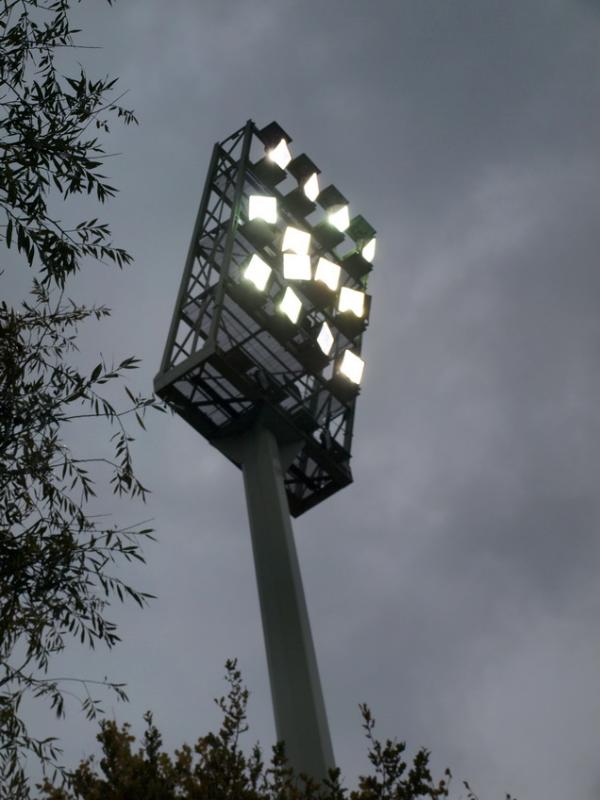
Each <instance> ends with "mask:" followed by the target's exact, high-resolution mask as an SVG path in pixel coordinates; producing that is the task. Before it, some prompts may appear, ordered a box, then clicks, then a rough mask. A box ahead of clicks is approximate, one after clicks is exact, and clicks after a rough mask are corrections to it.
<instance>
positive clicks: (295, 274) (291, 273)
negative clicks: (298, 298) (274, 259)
mask: <svg viewBox="0 0 600 800" xmlns="http://www.w3.org/2000/svg"><path fill="white" fill-rule="evenodd" d="M283 277H284V278H286V279H287V280H290V281H309V280H310V278H311V268H310V256H307V255H303V254H301V253H284V254H283Z"/></svg>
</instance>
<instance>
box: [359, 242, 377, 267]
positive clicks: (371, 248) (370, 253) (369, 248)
mask: <svg viewBox="0 0 600 800" xmlns="http://www.w3.org/2000/svg"><path fill="white" fill-rule="evenodd" d="M375 244H376V242H375V239H371V240H370V241H368V242H367V243H366V245H365V246H364V247H363V248H362V250H361V251H360V254H361V256H362V257H363V258H364V259H365V261H368V262H369V263H372V261H373V259H374V258H375Z"/></svg>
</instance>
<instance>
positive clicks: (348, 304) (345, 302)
mask: <svg viewBox="0 0 600 800" xmlns="http://www.w3.org/2000/svg"><path fill="white" fill-rule="evenodd" d="M338 311H339V312H340V313H344V312H345V311H350V312H352V313H353V314H354V315H355V316H356V317H363V316H364V314H365V293H364V292H359V291H357V290H356V289H349V288H348V287H347V286H342V288H341V289H340V297H339V300H338Z"/></svg>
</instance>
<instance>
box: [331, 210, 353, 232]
mask: <svg viewBox="0 0 600 800" xmlns="http://www.w3.org/2000/svg"><path fill="white" fill-rule="evenodd" d="M328 218H329V222H330V223H331V224H332V225H333V227H334V228H337V229H338V231H340V232H341V233H343V232H344V231H345V230H347V229H348V227H349V226H350V214H349V212H348V206H342V207H341V208H338V209H336V210H335V211H330V212H329V217H328Z"/></svg>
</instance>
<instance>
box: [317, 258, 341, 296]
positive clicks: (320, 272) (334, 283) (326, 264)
mask: <svg viewBox="0 0 600 800" xmlns="http://www.w3.org/2000/svg"><path fill="white" fill-rule="evenodd" d="M340 272H341V268H340V267H339V266H338V265H337V264H334V262H333V261H330V260H329V259H328V258H320V259H319V261H318V263H317V269H316V272H315V280H316V281H321V282H322V283H324V284H326V285H327V286H328V287H329V288H330V289H331V291H332V292H335V290H336V289H337V287H338V283H339V282H340Z"/></svg>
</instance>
